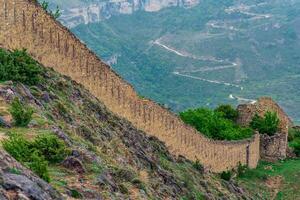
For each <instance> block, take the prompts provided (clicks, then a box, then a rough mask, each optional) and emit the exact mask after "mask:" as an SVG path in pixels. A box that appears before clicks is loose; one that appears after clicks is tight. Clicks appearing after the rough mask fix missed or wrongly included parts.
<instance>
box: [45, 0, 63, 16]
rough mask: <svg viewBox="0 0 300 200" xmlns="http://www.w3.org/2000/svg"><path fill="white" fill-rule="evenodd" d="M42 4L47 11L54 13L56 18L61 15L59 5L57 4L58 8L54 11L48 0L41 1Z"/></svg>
mask: <svg viewBox="0 0 300 200" xmlns="http://www.w3.org/2000/svg"><path fill="white" fill-rule="evenodd" d="M41 6H42V8H43V9H44V10H45V11H47V12H48V13H49V14H50V15H52V16H53V17H54V19H57V18H59V17H60V16H61V10H60V8H59V7H58V6H56V9H55V11H52V10H51V9H50V8H49V2H47V1H43V2H42V3H41Z"/></svg>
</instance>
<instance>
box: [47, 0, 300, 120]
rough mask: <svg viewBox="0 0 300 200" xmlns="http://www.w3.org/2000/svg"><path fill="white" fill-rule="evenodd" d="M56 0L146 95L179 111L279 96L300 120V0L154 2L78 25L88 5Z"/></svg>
mask: <svg viewBox="0 0 300 200" xmlns="http://www.w3.org/2000/svg"><path fill="white" fill-rule="evenodd" d="M51 2H52V1H51ZM79 2H81V1H79ZM52 3H53V4H55V3H57V4H59V5H63V6H64V7H63V8H64V12H63V15H62V17H61V21H62V22H63V23H64V24H66V25H67V26H69V27H72V31H73V32H74V33H75V34H76V35H77V36H78V37H79V38H80V39H81V40H82V41H84V42H85V43H86V44H87V45H88V46H89V47H90V48H91V49H92V50H94V51H95V52H96V53H97V54H98V55H99V56H100V57H101V58H102V59H103V60H105V61H106V62H107V63H108V64H110V65H112V67H113V68H114V69H115V70H116V71H117V72H118V73H119V74H121V75H122V76H123V77H124V78H125V79H126V80H127V81H129V82H130V83H131V84H132V85H133V86H134V87H135V88H136V89H137V90H138V91H139V93H140V94H141V96H146V97H149V98H152V99H154V100H156V101H158V102H160V103H162V104H164V105H165V106H167V107H169V108H170V109H172V110H173V111H175V112H178V111H182V110H184V109H186V108H190V107H199V106H208V107H215V106H217V105H218V104H221V103H229V104H233V105H237V104H239V103H249V102H254V101H255V99H257V98H258V97H259V96H271V97H272V98H274V99H275V100H276V101H278V102H279V103H280V105H281V106H282V107H284V109H285V110H286V111H287V112H288V113H289V115H290V116H291V117H292V118H293V119H294V121H296V122H300V114H299V113H300V93H299V91H298V90H297V89H296V88H297V85H299V83H300V80H299V75H300V67H299V66H300V54H299V53H298V51H297V49H299V46H300V42H299V36H300V29H299V23H300V16H299V13H300V12H299V9H300V1H297V0H288V1H277V0H272V1H264V0H260V1H249V0H248V1H247V0H243V1H235V0H228V1H224V2H222V3H219V2H218V3H217V2H214V1H212V0H205V1H201V2H198V1H197V2H196V1H191V2H190V4H189V2H188V1H186V2H181V3H180V2H179V1H178V2H173V3H172V2H171V1H169V2H165V1H164V2H160V3H158V2H154V1H151V2H150V1H149V2H144V4H143V5H144V6H143V7H142V8H141V9H136V10H135V11H134V12H123V13H122V12H115V11H111V10H109V9H106V10H105V11H106V13H108V15H107V16H109V17H106V18H101V19H100V18H99V19H98V20H91V21H89V20H84V21H80V20H79V21H77V22H78V23H77V22H76V23H75V24H74V21H73V20H69V19H71V18H72V19H74V18H76V16H77V15H74V16H72V17H71V18H70V16H71V15H70V13H72V10H74V9H79V8H80V7H76V5H73V7H72V8H70V9H68V5H66V3H65V4H63V3H61V2H58V1H57V0H53V2H52ZM97 3H98V4H99V2H96V4H97ZM110 3H111V2H110ZM123 3H124V2H123ZM128 3H130V2H128ZM140 3H141V2H140ZM150 4H151V5H153V4H156V7H159V9H156V10H149V9H146V8H147V6H146V5H150ZM89 5H90V6H91V5H95V2H93V1H91V2H85V4H84V6H85V7H86V6H89ZM166 5H167V6H166ZM170 6H171V7H170ZM118 8H119V7H118ZM87 12H88V11H87ZM95 12H96V11H95ZM97 12H98V11H97ZM99 12H100V11H99ZM80 13H82V12H80ZM90 13H94V11H90ZM100 13H101V12H100ZM102 13H103V10H102ZM94 14H95V13H94ZM94 14H93V16H94ZM96 14H97V13H96ZM98 14H99V13H98ZM80 15H81V14H80ZM95 16H96V15H95ZM77 18H78V16H77ZM79 18H82V17H79ZM79 18H78V19H79Z"/></svg>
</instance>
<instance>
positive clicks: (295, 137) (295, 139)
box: [288, 128, 300, 157]
mask: <svg viewBox="0 0 300 200" xmlns="http://www.w3.org/2000/svg"><path fill="white" fill-rule="evenodd" d="M288 139H289V146H290V147H292V148H293V149H294V153H295V154H296V155H297V156H298V157H300V130H299V129H294V128H291V129H289V135H288Z"/></svg>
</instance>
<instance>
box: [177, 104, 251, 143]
mask: <svg viewBox="0 0 300 200" xmlns="http://www.w3.org/2000/svg"><path fill="white" fill-rule="evenodd" d="M180 117H181V119H182V120H183V121H184V122H185V123H187V124H189V125H191V126H193V127H195V128H196V129H197V130H198V131H200V132H201V133H203V134H204V135H206V136H208V137H210V138H212V139H216V140H240V139H244V138H249V137H251V136H252V135H253V131H252V130H251V129H250V128H242V127H240V126H238V125H237V124H235V123H233V122H232V121H231V120H229V119H226V118H224V116H223V113H220V112H215V111H212V110H209V109H207V108H198V109H195V110H187V111H184V112H181V113H180Z"/></svg>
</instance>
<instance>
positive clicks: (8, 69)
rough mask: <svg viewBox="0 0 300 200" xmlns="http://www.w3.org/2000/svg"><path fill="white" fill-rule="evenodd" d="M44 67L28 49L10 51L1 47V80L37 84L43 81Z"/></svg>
mask: <svg viewBox="0 0 300 200" xmlns="http://www.w3.org/2000/svg"><path fill="white" fill-rule="evenodd" d="M41 74H42V68H41V67H40V66H39V64H38V63H37V62H36V61H35V60H33V59H32V58H31V57H30V56H29V55H28V54H27V52H26V50H15V51H13V52H8V51H5V50H3V49H0V81H9V80H11V81H16V82H21V83H24V84H27V85H35V84H38V83H39V82H40V81H41V79H42V78H41Z"/></svg>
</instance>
